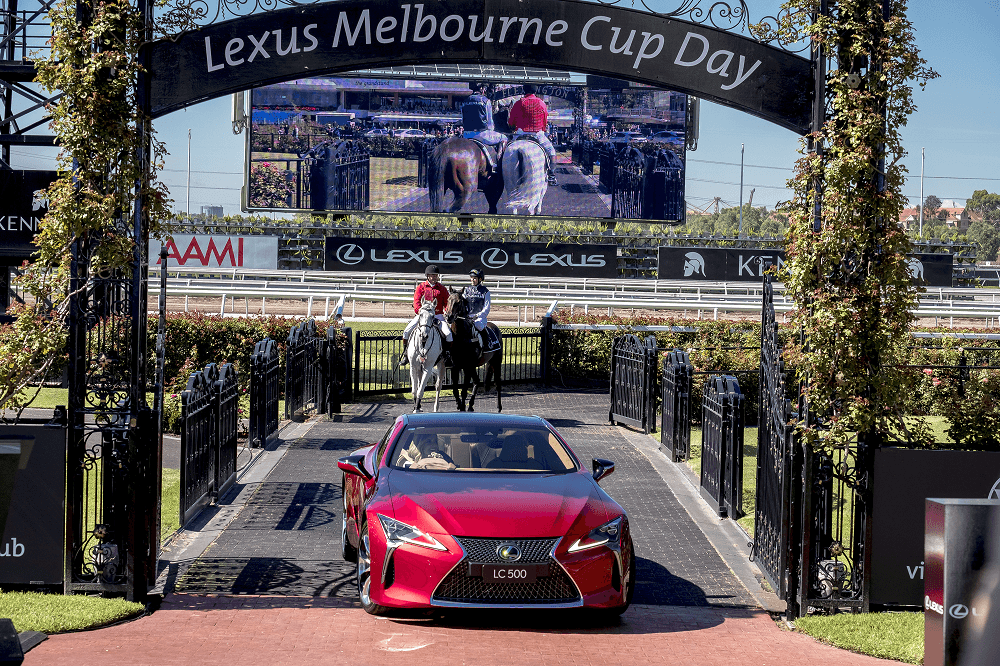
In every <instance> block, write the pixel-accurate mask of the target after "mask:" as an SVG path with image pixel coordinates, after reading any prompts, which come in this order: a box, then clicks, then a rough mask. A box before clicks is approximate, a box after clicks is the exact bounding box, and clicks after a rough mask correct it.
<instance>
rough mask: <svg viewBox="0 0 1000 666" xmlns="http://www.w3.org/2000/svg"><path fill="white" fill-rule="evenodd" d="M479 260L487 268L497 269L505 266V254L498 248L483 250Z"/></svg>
mask: <svg viewBox="0 0 1000 666" xmlns="http://www.w3.org/2000/svg"><path fill="white" fill-rule="evenodd" d="M480 259H481V260H482V262H483V266H486V267H487V268H492V269H497V268H503V267H504V266H506V265H507V253H506V252H504V251H503V250H501V249H500V248H498V247H491V248H489V249H487V250H485V251H484V252H483V254H482V256H481V257H480Z"/></svg>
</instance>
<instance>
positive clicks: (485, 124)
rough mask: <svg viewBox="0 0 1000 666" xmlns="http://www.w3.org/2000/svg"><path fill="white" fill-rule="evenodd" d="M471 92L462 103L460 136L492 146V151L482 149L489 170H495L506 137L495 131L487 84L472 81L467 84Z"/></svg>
mask: <svg viewBox="0 0 1000 666" xmlns="http://www.w3.org/2000/svg"><path fill="white" fill-rule="evenodd" d="M469 87H470V88H471V89H472V94H471V95H469V97H467V98H466V100H465V103H464V104H462V128H463V129H462V136H463V137H465V138H466V139H472V140H473V141H475V142H476V143H479V144H482V145H483V146H492V147H493V150H495V151H496V153H495V154H491V152H492V151H490V150H484V151H483V153H484V154H485V155H486V159H487V160H488V161H489V163H490V171H495V170H496V167H497V164H498V163H499V161H500V154H501V153H502V152H503V147H504V146H505V145H506V144H507V137H506V136H505V135H503V134H501V133H500V132H498V131H496V125H495V124H494V122H493V102H491V101H490V99H489V97H487V96H486V89H487V85H486V83H484V82H483V81H473V82H472V83H470V84H469Z"/></svg>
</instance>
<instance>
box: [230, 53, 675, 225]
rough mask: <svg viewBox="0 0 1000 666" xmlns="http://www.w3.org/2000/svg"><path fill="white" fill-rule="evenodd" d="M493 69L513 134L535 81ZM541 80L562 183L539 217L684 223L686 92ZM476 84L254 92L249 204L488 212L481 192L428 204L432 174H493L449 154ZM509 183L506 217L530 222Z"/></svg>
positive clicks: (379, 75)
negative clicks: (515, 112) (516, 113)
mask: <svg viewBox="0 0 1000 666" xmlns="http://www.w3.org/2000/svg"><path fill="white" fill-rule="evenodd" d="M521 69H522V70H524V69H526V68H521ZM542 71H543V72H547V71H548V70H542ZM491 73H492V74H493V75H494V76H491V77H490V78H489V80H487V81H486V83H487V90H486V95H487V96H488V97H489V98H490V100H491V103H492V106H493V108H494V110H495V112H496V113H495V116H494V117H495V118H496V122H497V128H498V129H500V130H509V129H510V128H509V127H508V126H507V125H506V119H507V117H508V115H509V112H510V109H511V107H512V105H514V104H515V103H516V102H517V101H518V100H520V99H521V98H522V96H523V91H522V85H521V84H522V83H523V82H524V80H525V79H524V77H523V76H522V77H520V78H517V77H515V76H509V77H508V78H502V77H498V76H495V75H496V74H498V73H500V74H504V73H506V74H508V75H509V74H510V73H511V72H510V68H501V67H495V68H492V72H491ZM556 74H558V75H556ZM515 79H517V80H515ZM535 80H536V81H538V88H539V92H538V93H537V96H538V97H539V98H540V99H541V100H542V101H543V102H544V103H545V105H546V107H547V113H548V118H547V126H546V132H545V133H546V136H547V138H548V139H549V141H550V142H551V144H552V146H553V148H554V149H555V163H554V165H552V170H553V172H554V177H555V183H554V184H551V183H549V184H547V185H544V194H543V195H542V196H541V200H540V202H539V203H540V208H539V209H538V210H537V214H539V215H543V216H548V217H585V218H619V219H651V220H680V219H683V214H684V160H685V127H686V125H685V122H686V115H687V96H686V95H684V94H681V93H675V92H671V91H667V90H659V89H656V88H652V87H649V86H643V85H640V84H634V83H628V82H625V81H618V80H615V79H607V78H603V77H587V76H584V75H579V74H567V73H554V75H553V76H551V77H550V78H549V82H546V81H545V79H544V78H543V77H537V78H536V79H535ZM472 83H473V82H472V81H470V80H469V79H465V80H462V79H460V78H459V79H447V78H445V77H443V76H438V77H437V78H418V77H417V76H411V78H405V77H399V76H393V71H392V70H379V71H377V72H369V73H366V74H365V76H361V75H351V76H337V77H322V78H310V79H300V80H297V81H291V82H288V83H282V84H277V85H271V86H266V87H262V88H257V89H255V90H253V92H252V96H251V123H250V124H251V131H250V136H249V142H250V146H249V151H248V156H249V163H248V168H247V179H246V180H247V182H246V186H247V187H246V207H247V209H248V210H255V211H261V210H263V211H341V212H352V211H355V212H356V211H383V212H393V213H434V212H442V213H455V212H457V213H462V214H486V213H488V212H490V211H489V204H488V201H487V197H486V195H485V194H484V192H483V191H476V192H474V193H472V194H470V195H469V197H468V198H467V200H466V201H465V203H464V205H463V206H462V207H461V209H460V210H458V211H454V210H452V207H453V205H454V204H455V196H454V193H453V191H452V189H450V188H449V189H446V190H445V194H444V199H443V200H442V201H440V202H439V203H438V205H437V206H436V209H435V206H434V205H433V203H434V202H432V198H431V191H432V189H434V185H435V179H436V178H443V179H444V180H448V179H449V177H451V178H452V179H455V180H461V179H462V178H463V176H462V175H461V174H464V173H468V171H465V170H466V169H469V170H471V171H476V172H477V173H478V171H477V170H478V169H480V168H483V167H482V165H481V164H480V160H481V159H484V157H482V156H480V155H478V153H476V155H475V157H471V156H470V155H471V154H470V153H469V151H468V150H451V148H457V147H458V144H457V143H456V142H457V140H458V139H460V138H463V135H465V134H466V129H465V127H464V126H463V121H462V118H463V116H462V107H463V105H465V104H466V103H467V102H468V100H469V97H470V96H471V95H472V90H471V86H472ZM445 142H448V143H447V147H448V150H445V146H444V145H442V144H445ZM467 146H468V144H466V148H467ZM487 159H488V158H487ZM471 160H476V161H475V163H474V164H473V163H471ZM508 164H517V165H518V167H519V168H525V167H523V165H521V164H520V163H517V162H510V161H509V162H508ZM509 171H510V172H513V171H514V169H513V168H511V169H510V170H509ZM441 174H444V175H443V176H442V175H441ZM449 174H459V175H458V176H449ZM528 174H529V175H528V176H526V175H524V173H521V174H519V175H520V177H521V178H531V179H534V180H529V181H525V182H524V183H522V184H521V189H522V190H527V189H531V188H535V190H538V189H540V188H541V187H542V186H543V184H544V182H545V180H546V179H545V174H544V173H542V174H541V175H539V170H538V169H534V170H531V171H529V172H528ZM508 175H509V174H508ZM515 177H516V176H510V178H515ZM510 178H508V181H507V186H506V188H505V190H504V192H503V194H502V195H501V198H500V200H499V204H498V209H497V212H498V213H499V214H501V215H503V214H511V213H514V212H516V213H521V214H523V213H524V212H525V210H524V209H523V208H522V209H521V210H517V211H515V210H514V209H513V208H512V207H511V203H516V202H512V201H511V199H512V192H515V191H517V184H516V183H515V184H514V185H513V186H512V185H511V183H512V181H511V180H510ZM442 182H443V181H442ZM445 184H446V185H447V183H445ZM463 185H464V186H466V187H467V184H465V183H463ZM480 185H482V183H481V182H480ZM522 198H523V197H522Z"/></svg>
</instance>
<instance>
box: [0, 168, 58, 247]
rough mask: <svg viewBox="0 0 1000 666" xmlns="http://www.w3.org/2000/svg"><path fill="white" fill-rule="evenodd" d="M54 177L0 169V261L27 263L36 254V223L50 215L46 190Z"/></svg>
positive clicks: (38, 173)
mask: <svg viewBox="0 0 1000 666" xmlns="http://www.w3.org/2000/svg"><path fill="white" fill-rule="evenodd" d="M57 176H58V173H57V172H55V171H4V170H2V169H0V258H4V257H6V258H11V259H18V260H20V259H27V258H28V257H30V256H31V253H32V252H34V251H35V247H34V245H33V243H34V240H35V234H36V233H38V222H39V220H41V219H42V217H44V216H45V214H46V213H47V212H49V199H48V197H47V195H46V188H48V186H49V185H50V184H51V183H52V181H54V180H55V179H56V177H57Z"/></svg>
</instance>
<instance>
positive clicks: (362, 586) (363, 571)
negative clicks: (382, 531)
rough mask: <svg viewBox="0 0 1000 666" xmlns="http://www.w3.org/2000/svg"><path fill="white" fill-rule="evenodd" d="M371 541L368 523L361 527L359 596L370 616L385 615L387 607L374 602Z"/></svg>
mask: <svg viewBox="0 0 1000 666" xmlns="http://www.w3.org/2000/svg"><path fill="white" fill-rule="evenodd" d="M370 543H371V542H370V540H369V538H368V524H367V521H365V523H363V524H362V525H361V539H360V541H359V542H358V558H357V561H358V567H357V572H358V596H359V597H361V606H362V607H363V608H364V609H365V612H366V613H368V614H369V615H385V612H386V608H385V606H379V605H378V604H376V603H374V602H373V601H372V597H371V586H372V557H371V550H370V549H369V545H370Z"/></svg>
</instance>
